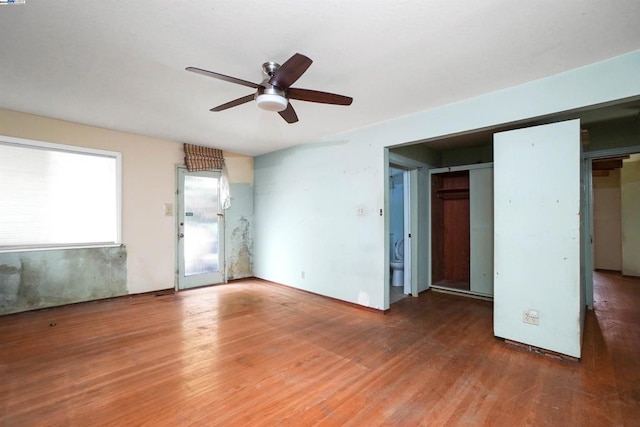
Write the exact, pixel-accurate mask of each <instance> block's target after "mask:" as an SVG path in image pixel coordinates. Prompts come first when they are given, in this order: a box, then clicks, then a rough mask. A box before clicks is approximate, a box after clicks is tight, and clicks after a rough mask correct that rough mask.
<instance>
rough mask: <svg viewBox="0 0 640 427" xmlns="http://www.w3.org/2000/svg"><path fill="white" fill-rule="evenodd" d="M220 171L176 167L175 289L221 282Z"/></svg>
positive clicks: (222, 277)
mask: <svg viewBox="0 0 640 427" xmlns="http://www.w3.org/2000/svg"><path fill="white" fill-rule="evenodd" d="M223 219H224V217H223V215H222V208H221V205H220V172H218V171H200V172H188V171H187V170H186V169H185V168H179V169H178V288H179V289H187V288H193V287H198V286H206V285H212V284H216V283H221V282H223V281H224V221H223Z"/></svg>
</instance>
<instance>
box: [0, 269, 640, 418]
mask: <svg viewBox="0 0 640 427" xmlns="http://www.w3.org/2000/svg"><path fill="white" fill-rule="evenodd" d="M595 288H596V310H595V312H589V313H588V317H587V322H586V329H585V338H584V348H583V354H584V356H583V360H582V361H581V362H579V363H575V362H563V361H558V360H555V359H552V358H549V357H546V356H542V355H537V354H533V353H528V352H525V351H523V350H520V349H517V348H513V347H510V346H508V345H506V344H505V343H503V342H502V341H500V340H499V339H497V338H494V337H493V333H492V315H493V314H492V303H491V302H486V301H480V300H475V299H469V298H464V297H459V296H455V295H447V294H442V293H436V292H426V293H423V294H422V295H421V296H420V297H419V298H405V299H403V300H401V301H399V302H398V303H396V304H394V305H393V307H392V309H391V311H390V313H389V314H387V315H382V314H377V313H371V312H368V311H366V310H360V309H358V308H354V307H350V306H348V305H345V304H341V303H339V302H336V301H332V300H330V299H326V298H322V297H320V296H315V295H312V294H308V293H304V292H299V291H296V290H293V289H288V288H285V287H282V286H275V285H272V284H269V283H268V282H264V281H260V280H247V281H242V282H234V283H233V284H229V285H220V286H216V287H211V288H204V289H196V290H191V291H185V292H181V293H178V294H175V295H165V296H157V297H154V296H151V295H147V296H140V297H132V298H125V299H118V300H113V301H105V302H96V303H88V304H80V305H74V306H68V307H62V308H55V309H47V310H42V311H38V312H30V313H23V314H18V315H10V316H4V317H0V378H1V381H0V425H2V426H31V425H65V426H66V425H78V426H86V425H119V426H121V425H150V426H164V425H168V426H181V425H225V426H226V425H230V426H234V425H243V426H246V425H251V426H256V425H269V426H270V425H294V426H308V425H329V426H333V425H336V426H338V425H352V426H374V425H397V426H414V425H425V426H438V425H470V426H477V425H492V426H501V425H504V426H514V425H536V426H543V425H553V426H556V425H557V426H621V425H639V423H640V369H639V368H638V357H639V355H640V280H638V279H626V278H622V277H620V276H618V275H615V274H611V273H608V274H600V273H596V284H595Z"/></svg>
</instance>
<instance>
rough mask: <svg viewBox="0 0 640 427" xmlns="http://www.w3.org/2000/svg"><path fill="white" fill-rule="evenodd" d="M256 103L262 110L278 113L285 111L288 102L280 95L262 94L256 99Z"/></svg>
mask: <svg viewBox="0 0 640 427" xmlns="http://www.w3.org/2000/svg"><path fill="white" fill-rule="evenodd" d="M256 103H257V104H258V107H260V108H262V109H263V110H267V111H277V112H279V111H284V110H286V109H287V105H288V104H289V101H287V98H285V97H284V96H282V95H277V94H275V93H262V94H260V95H258V96H257V97H256Z"/></svg>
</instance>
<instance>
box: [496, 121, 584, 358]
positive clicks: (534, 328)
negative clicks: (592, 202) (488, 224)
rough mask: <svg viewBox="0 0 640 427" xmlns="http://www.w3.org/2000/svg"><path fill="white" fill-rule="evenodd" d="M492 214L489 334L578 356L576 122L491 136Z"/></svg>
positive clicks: (578, 214) (578, 296)
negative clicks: (491, 325)
mask: <svg viewBox="0 0 640 427" xmlns="http://www.w3.org/2000/svg"><path fill="white" fill-rule="evenodd" d="M494 215H495V222H494V228H495V231H494V233H495V234H494V245H495V246H494V251H495V254H494V275H495V276H494V333H495V335H496V336H498V337H502V338H506V339H510V340H513V341H517V342H521V343H524V344H529V345H533V346H536V347H540V348H543V349H547V350H552V351H555V352H558V353H562V354H567V355H570V356H573V357H580V344H581V339H580V330H581V323H582V321H583V319H582V315H581V310H580V293H581V290H580V121H579V120H571V121H566V122H560V123H554V124H549V125H543V126H536V127H532V128H526V129H518V130H513V131H508V132H501V133H497V134H495V135H494ZM525 320H526V322H525ZM534 323H538V324H537V325H536V324H534Z"/></svg>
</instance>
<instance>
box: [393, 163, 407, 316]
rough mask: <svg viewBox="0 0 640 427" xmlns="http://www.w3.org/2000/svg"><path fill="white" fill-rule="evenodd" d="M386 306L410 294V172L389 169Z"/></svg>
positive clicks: (396, 168) (397, 168) (394, 167)
mask: <svg viewBox="0 0 640 427" xmlns="http://www.w3.org/2000/svg"><path fill="white" fill-rule="evenodd" d="M389 212H390V228H389V243H390V247H389V250H390V252H389V267H390V269H391V273H390V280H389V303H390V304H393V303H394V302H397V301H399V300H401V299H402V298H405V297H406V296H407V295H410V294H411V245H410V240H409V239H410V238H411V181H410V175H409V171H408V170H406V169H401V168H399V167H397V166H393V165H391V166H389Z"/></svg>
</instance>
